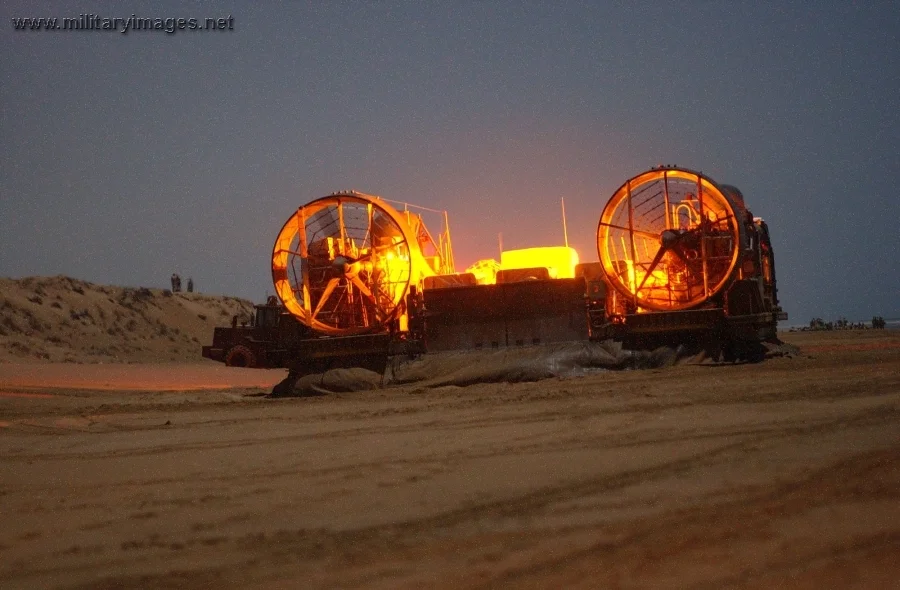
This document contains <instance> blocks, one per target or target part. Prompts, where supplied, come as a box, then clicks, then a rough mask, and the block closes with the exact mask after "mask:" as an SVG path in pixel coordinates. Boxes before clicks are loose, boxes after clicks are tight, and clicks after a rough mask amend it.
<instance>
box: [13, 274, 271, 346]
mask: <svg viewBox="0 0 900 590" xmlns="http://www.w3.org/2000/svg"><path fill="white" fill-rule="evenodd" d="M252 311H253V304H252V303H251V302H250V301H247V300H243V299H238V298H235V297H225V296H216V295H206V294H203V293H184V292H179V293H172V292H171V291H169V290H166V289H149V288H146V287H136V288H132V287H116V286H110V285H97V284H94V283H89V282H87V281H81V280H78V279H73V278H70V277H64V276H56V277H27V278H22V279H7V278H0V363H2V362H21V361H27V362H38V363H41V362H68V363H101V362H102V363H146V362H185V361H200V360H202V357H201V356H200V348H201V346H202V345H205V344H209V343H210V342H211V341H212V333H213V328H214V327H216V326H225V325H229V324H230V322H231V318H232V317H233V316H234V315H239V316H240V317H241V318H242V319H244V318H249V314H251V313H252Z"/></svg>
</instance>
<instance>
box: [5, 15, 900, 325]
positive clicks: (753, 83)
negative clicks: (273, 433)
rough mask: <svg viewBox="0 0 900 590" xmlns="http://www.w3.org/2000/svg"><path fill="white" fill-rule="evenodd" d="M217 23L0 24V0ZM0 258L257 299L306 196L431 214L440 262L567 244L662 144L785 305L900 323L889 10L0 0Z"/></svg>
mask: <svg viewBox="0 0 900 590" xmlns="http://www.w3.org/2000/svg"><path fill="white" fill-rule="evenodd" d="M82 13H85V14H95V15H98V16H106V17H126V18H127V17H128V16H131V15H132V14H135V15H137V16H139V17H150V18H157V17H159V18H168V17H184V18H199V19H204V18H206V17H221V16H232V17H233V18H234V21H233V22H234V30H233V31H224V32H190V31H178V32H176V33H175V34H173V35H169V34H166V33H164V32H158V31H132V32H129V33H128V34H121V33H119V32H103V31H56V32H43V31H41V32H37V31H15V30H14V29H13V25H12V21H11V19H12V18H13V17H29V16H30V17H38V16H47V17H77V16H78V15H79V14H82ZM0 15H2V21H0V22H2V24H0V51H2V55H3V56H4V59H3V60H0V106H2V113H0V138H2V140H0V276H14V277H19V276H29V275H53V274H66V275H70V276H74V277H78V278H82V279H86V280H90V281H94V282H99V283H113V284H125V285H135V286H137V285H142V286H159V287H163V286H167V284H168V278H169V275H171V273H172V272H176V271H177V272H179V273H181V274H182V275H183V276H185V277H186V276H188V275H190V276H192V277H193V278H194V281H195V283H196V284H197V287H198V289H199V290H202V291H206V292H212V293H224V294H231V295H239V296H243V297H248V298H252V299H254V300H262V299H263V298H264V296H265V295H266V293H267V292H268V293H271V292H272V286H271V279H270V276H269V256H270V252H271V248H272V243H273V241H274V239H275V236H276V234H277V232H278V230H279V229H280V228H281V225H282V224H283V222H284V220H285V219H287V217H288V216H289V215H290V213H291V212H292V211H293V210H294V209H295V208H296V207H297V206H298V205H301V204H303V203H305V202H307V201H309V200H312V199H314V198H317V197H320V196H323V195H325V194H328V193H331V192H333V191H335V190H341V189H351V188H352V189H356V190H360V191H363V192H368V193H374V194H379V195H381V196H383V197H385V198H391V199H397V200H401V201H408V202H412V203H418V204H421V205H426V206H429V207H433V208H437V209H447V210H448V211H449V215H450V222H451V227H452V231H453V239H454V246H455V253H456V259H457V261H458V262H459V263H463V264H467V263H470V262H473V261H475V260H477V259H479V258H485V257H491V256H494V255H495V252H496V249H497V247H496V244H497V234H498V233H499V232H502V233H503V241H504V246H505V247H507V248H517V247H529V246H542V245H557V244H559V243H560V242H561V236H562V229H561V223H560V219H559V199H560V198H561V197H564V198H565V200H566V210H567V213H568V226H569V237H570V242H571V243H572V244H573V245H574V246H575V247H576V248H577V249H578V251H579V254H580V256H581V259H582V260H596V259H597V252H596V246H595V241H594V240H595V238H594V236H595V232H596V225H597V221H598V219H599V216H600V212H601V211H602V209H603V206H604V204H605V203H606V201H607V199H608V198H609V197H610V196H611V195H612V193H613V191H615V189H616V188H617V187H618V186H619V185H620V184H622V182H624V181H625V180H626V179H628V178H629V177H631V176H633V175H635V174H637V173H639V172H642V171H644V170H646V169H648V168H649V167H651V166H654V165H657V164H663V163H665V164H678V165H681V166H686V167H689V168H693V169H698V170H702V171H703V172H704V173H706V174H708V175H710V176H711V177H712V178H714V179H716V180H717V181H719V182H723V183H728V184H733V185H736V186H738V187H739V188H740V189H741V190H742V191H743V193H744V195H745V198H746V200H747V204H748V206H749V207H750V209H751V210H752V211H753V213H754V214H755V215H757V216H761V217H763V218H764V219H766V221H767V222H768V223H769V226H770V230H771V233H772V238H773V241H774V248H775V254H776V270H777V273H778V279H779V291H780V298H781V301H782V305H783V306H784V308H785V309H786V310H787V311H788V312H789V313H790V314H791V323H804V322H807V321H808V320H809V319H810V318H811V317H813V316H822V317H825V318H826V319H833V318H836V317H838V316H839V315H845V316H847V317H848V318H850V319H866V318H871V316H872V315H873V314H878V315H884V316H886V317H895V316H900V303H898V302H900V262H898V261H900V200H898V196H897V193H898V188H897V185H896V184H895V183H896V179H897V178H898V176H900V73H898V72H900V4H897V3H893V2H881V3H879V2H866V3H857V5H854V4H852V3H848V2H825V1H821V2H772V3H760V2H754V3H737V2H674V3H670V2H650V3H631V2H628V3H612V2H558V3H556V2H552V3H551V2H474V1H472V2H469V1H455V2H310V3H285V4H276V3H180V2H179V3H166V2H156V3H148V4H139V3H128V2H122V3H119V2H115V3H101V2H97V3H90V2H86V3H81V4H80V5H78V6H77V7H76V8H73V7H72V6H71V5H70V6H65V5H58V6H57V5H53V4H47V3H22V2H11V3H4V6H3V7H2V8H0Z"/></svg>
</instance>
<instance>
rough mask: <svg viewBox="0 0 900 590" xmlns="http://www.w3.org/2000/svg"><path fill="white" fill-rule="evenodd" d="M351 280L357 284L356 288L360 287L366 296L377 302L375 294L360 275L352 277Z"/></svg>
mask: <svg viewBox="0 0 900 590" xmlns="http://www.w3.org/2000/svg"><path fill="white" fill-rule="evenodd" d="M350 282H352V283H353V284H354V285H356V288H357V289H359V290H360V292H361V293H362V294H363V295H365V296H366V297H368V298H369V299H371V300H372V302H373V303H377V301H375V296H374V295H372V291H370V290H369V288H368V287H367V286H366V284H365V283H364V282H362V279H360V278H359V275H356V276H354V277H353V278H351V279H350Z"/></svg>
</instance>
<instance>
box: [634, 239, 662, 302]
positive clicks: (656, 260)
mask: <svg viewBox="0 0 900 590" xmlns="http://www.w3.org/2000/svg"><path fill="white" fill-rule="evenodd" d="M666 251H667V248H666V247H665V246H660V247H659V250H657V251H656V256H654V257H653V261H652V262H651V263H650V268H649V269H647V274H645V275H644V280H643V281H641V286H640V287H638V288H637V290H638V291H640V290H641V289H643V288H644V285H645V284H646V283H647V279H649V278H650V275H651V274H653V271H654V270H656V266H657V265H658V264H659V262H660V260H662V257H663V256H665V254H666Z"/></svg>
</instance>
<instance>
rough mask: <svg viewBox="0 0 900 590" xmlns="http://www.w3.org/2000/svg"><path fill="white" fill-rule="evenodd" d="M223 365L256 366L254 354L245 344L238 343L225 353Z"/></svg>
mask: <svg viewBox="0 0 900 590" xmlns="http://www.w3.org/2000/svg"><path fill="white" fill-rule="evenodd" d="M225 366H227V367H244V368H247V369H252V368H253V367H255V366H256V355H255V354H253V351H252V350H250V349H249V348H247V347H246V346H244V345H242V344H238V345H237V346H233V347H232V348H231V350H229V351H228V354H226V355H225Z"/></svg>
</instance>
